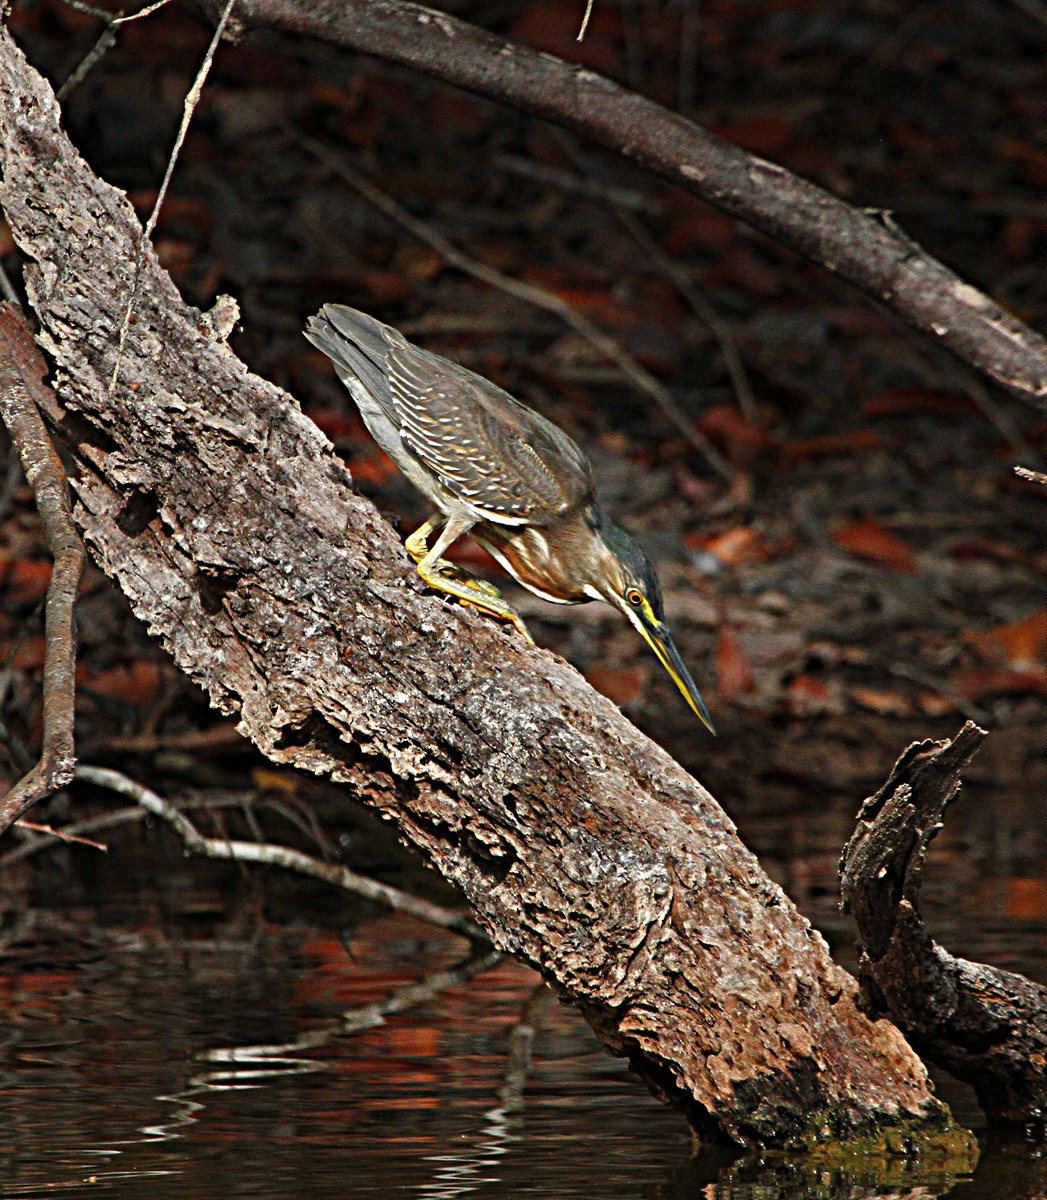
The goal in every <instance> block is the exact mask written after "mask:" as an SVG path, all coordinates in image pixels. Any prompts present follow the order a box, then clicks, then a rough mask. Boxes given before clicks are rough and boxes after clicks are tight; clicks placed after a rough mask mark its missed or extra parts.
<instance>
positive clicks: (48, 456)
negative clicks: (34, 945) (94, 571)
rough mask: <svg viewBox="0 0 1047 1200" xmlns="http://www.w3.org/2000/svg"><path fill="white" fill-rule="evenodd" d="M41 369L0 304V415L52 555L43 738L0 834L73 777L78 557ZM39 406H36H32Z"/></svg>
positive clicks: (23, 327) (16, 315)
mask: <svg viewBox="0 0 1047 1200" xmlns="http://www.w3.org/2000/svg"><path fill="white" fill-rule="evenodd" d="M46 375H47V364H46V363H45V362H44V359H43V356H42V355H41V353H40V351H39V350H38V349H37V347H36V343H35V342H34V341H33V335H32V333H31V332H30V329H29V326H28V325H27V324H26V322H25V317H24V316H23V315H22V312H21V310H20V309H18V308H17V307H16V306H15V305H13V304H0V418H3V421H4V424H5V425H6V426H7V430H8V433H10V435H11V441H12V442H13V443H14V446H15V448H16V449H17V451H18V455H19V458H20V459H21V463H22V470H23V471H24V472H25V477H26V480H27V481H28V483H29V486H30V487H31V488H32V489H33V495H34V496H35V497H36V506H37V510H38V511H39V513H40V523H41V524H42V525H43V527H44V536H45V537H46V538H47V545H48V548H49V549H50V551H51V553H52V555H53V556H54V568H53V569H52V571H51V579H50V581H49V582H48V585H47V600H46V602H45V607H44V641H45V648H44V678H43V688H44V700H43V710H44V721H43V725H44V736H43V745H42V747H41V750H40V760H39V761H38V762H37V764H36V766H34V767H33V768H32V769H31V770H30V771H29V772H28V773H27V774H25V775H23V776H22V778H21V779H19V780H18V781H17V783H15V785H14V786H13V787H12V788H11V789H10V791H9V792H8V793H7V795H6V796H4V797H3V798H2V799H0V833H2V832H3V831H4V830H5V829H8V828H9V827H10V826H11V825H12V824H14V822H15V821H17V820H18V818H19V817H20V816H22V814H23V813H25V812H27V811H28V810H29V809H30V808H32V806H33V805H34V804H36V803H37V801H38V800H43V799H44V798H45V797H46V796H49V795H50V794H51V793H52V792H54V791H56V790H57V789H58V788H61V787H65V785H66V784H67V783H69V782H70V781H71V780H72V778H73V768H74V767H75V765H76V752H75V742H74V729H73V724H74V720H73V702H74V699H75V696H76V627H75V623H74V622H75V608H76V597H77V592H78V590H79V588H80V580H81V579H82V578H83V573H84V564H85V562H86V557H87V556H86V554H85V552H84V547H83V543H82V542H81V540H80V535H79V534H78V533H77V531H76V526H75V525H74V524H73V517H72V513H71V511H70V505H69V483H68V480H67V479H66V474H65V469H64V467H63V466H62V461H61V459H60V458H59V457H58V455H57V454H56V453H55V448H54V446H53V445H52V444H51V438H50V436H49V435H48V432H47V426H46V425H45V424H44V419H43V417H42V416H41V415H40V409H41V408H43V409H45V410H47V409H54V407H55V401H54V397H53V395H52V393H51V389H50V388H49V387H48V386H47V384H46V383H45V382H44V377H45V376H46ZM38 405H39V407H38Z"/></svg>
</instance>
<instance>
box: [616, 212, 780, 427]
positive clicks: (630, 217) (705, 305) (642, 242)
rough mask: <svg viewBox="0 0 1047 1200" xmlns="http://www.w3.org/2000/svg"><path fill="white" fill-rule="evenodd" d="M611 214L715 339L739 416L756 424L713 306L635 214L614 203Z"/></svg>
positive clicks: (748, 391) (738, 363)
mask: <svg viewBox="0 0 1047 1200" xmlns="http://www.w3.org/2000/svg"><path fill="white" fill-rule="evenodd" d="M615 215H616V216H617V217H618V220H619V221H620V222H621V223H622V224H623V225H624V226H625V228H626V229H627V230H628V231H629V234H630V235H631V236H632V238H633V239H634V240H635V241H636V242H637V244H638V245H639V246H640V247H641V248H642V249H643V251H644V253H645V254H649V255H650V256H651V259H652V261H654V262H655V263H657V264H658V267H659V268H660V269H661V270H662V271H663V272H664V273H665V274H666V275H667V276H668V277H669V279H670V280H671V281H672V284H673V286H674V287H675V288H676V290H677V291H678V292H679V293H680V295H681V296H683V298H684V299H685V300H686V301H687V303H688V304H689V305H690V306H691V310H692V312H693V313H694V315H695V316H696V317H697V318H698V320H699V321H701V322H702V324H703V325H704V326H705V327H706V328H707V329H708V330H709V332H710V333H711V334H712V335H713V337H714V338H715V339H716V342H717V345H718V346H719V347H720V353H721V354H722V355H723V365H724V367H725V368H726V370H727V374H728V376H729V377H730V380H731V386H732V387H733V388H734V395H735V398H736V399H737V401H738V407H739V408H740V409H741V411H742V416H744V417H745V420H746V422H747V423H748V424H749V425H758V424H759V422H760V410H759V408H758V407H757V404H756V397H755V396H754V395H753V389H752V385H751V384H750V383H749V375H748V373H747V372H746V370H745V364H744V363H743V362H742V358H741V355H740V354H739V353H738V347H737V346H736V345H735V343H734V338H733V337H732V335H731V331H730V330H729V329H728V328H727V324H726V322H725V321H723V320H721V318H720V315H719V314H718V313H717V311H716V309H715V308H713V306H712V305H711V304H710V303H709V301H708V300H706V298H705V297H704V296H703V295H702V293H701V292H700V291H699V290H698V289H697V288H696V287H695V286H694V284H693V283H692V282H691V279H690V278H689V276H688V274H687V272H686V271H685V270H684V268H683V267H682V266H681V265H680V264H679V263H678V262H676V261H675V259H673V258H672V257H671V255H668V254H666V252H665V251H664V250H663V249H662V247H661V246H660V245H659V244H658V242H657V240H656V239H655V238H654V237H652V236H651V231H650V230H649V229H648V228H647V226H646V225H644V224H643V222H642V221H640V220H639V218H637V217H636V216H635V215H634V214H633V213H631V212H627V211H626V210H625V209H624V208H620V207H618V206H617V205H616V206H615Z"/></svg>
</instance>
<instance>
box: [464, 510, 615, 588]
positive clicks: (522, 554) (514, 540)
mask: <svg viewBox="0 0 1047 1200" xmlns="http://www.w3.org/2000/svg"><path fill="white" fill-rule="evenodd" d="M472 533H473V537H474V538H475V539H476V541H478V542H479V543H480V545H481V546H483V547H484V549H485V550H487V551H489V552H490V553H491V555H492V556H493V557H494V558H495V559H496V560H497V561H498V562H499V563H500V564H501V566H503V567H504V568H505V569H506V570H507V571H508V572H509V574H510V575H512V576H513V578H514V579H515V580H516V581H517V582H518V583H522V584H523V586H524V587H525V588H527V589H528V590H529V591H532V592H534V593H535V595H538V596H541V597H542V598H543V599H544V600H552V601H554V602H555V603H557V604H582V603H585V602H586V601H588V600H590V599H591V597H590V596H588V595H586V593H585V591H584V583H585V579H584V578H583V577H582V574H581V573H580V572H579V566H580V564H579V563H578V562H577V561H574V560H573V559H572V555H571V548H570V545H569V544H568V540H567V539H564V538H562V537H557V536H556V534H555V533H554V531H553V530H552V529H549V528H546V529H541V528H536V527H533V526H523V527H522V528H515V529H514V528H511V527H508V526H499V525H493V524H491V523H490V522H488V521H484V522H482V523H481V524H480V525H477V526H476V527H475V528H474V529H473V531H472Z"/></svg>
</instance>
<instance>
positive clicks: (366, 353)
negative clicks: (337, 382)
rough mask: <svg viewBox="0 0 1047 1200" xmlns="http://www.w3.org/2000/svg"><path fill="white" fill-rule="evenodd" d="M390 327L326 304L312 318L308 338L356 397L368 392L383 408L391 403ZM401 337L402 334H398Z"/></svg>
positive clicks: (334, 305)
mask: <svg viewBox="0 0 1047 1200" xmlns="http://www.w3.org/2000/svg"><path fill="white" fill-rule="evenodd" d="M388 333H396V331H395V330H392V329H390V327H389V326H388V325H383V324H382V322H381V321H376V320H375V319H374V317H369V316H368V315H367V313H362V312H359V311H358V310H357V309H355V308H349V307H347V306H346V305H344V304H325V305H324V306H323V308H321V309H320V311H319V312H318V313H317V314H316V316H315V317H310V318H309V325H308V327H307V328H306V330H305V336H306V337H307V338H308V339H309V341H311V342H312V343H313V345H314V346H315V347H316V348H317V349H318V350H322V351H323V352H324V354H326V355H327V357H328V358H329V359H330V360H331V361H332V362H333V363H334V366H335V370H336V371H337V372H338V377H339V378H340V379H341V380H342V382H343V383H344V384H345V385H346V386H347V387H348V388H349V390H350V391H351V392H353V393H354V394H355V392H356V386H354V385H357V386H358V385H359V384H362V385H363V387H364V389H365V390H366V391H367V392H368V393H369V394H370V395H371V396H372V397H373V398H374V399H375V400H376V401H377V402H378V403H379V404H381V405H382V406H383V407H385V406H386V404H387V403H388V402H389V379H388V367H387V358H388V354H389V347H390V342H389V339H388V336H387V334H388ZM396 336H397V337H399V336H400V335H399V334H396Z"/></svg>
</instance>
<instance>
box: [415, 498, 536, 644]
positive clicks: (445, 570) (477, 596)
mask: <svg viewBox="0 0 1047 1200" xmlns="http://www.w3.org/2000/svg"><path fill="white" fill-rule="evenodd" d="M440 524H441V521H440V519H439V518H433V519H430V520H428V521H426V522H425V524H424V525H421V526H419V528H418V529H416V530H415V531H414V533H412V534H411V536H410V537H409V538H407V540H406V541H405V542H404V548H405V549H406V550H407V553H408V554H409V555H410V556H411V557H412V558H413V559H414V561H415V563H416V564H417V566H418V574H419V576H420V577H421V579H422V581H423V582H424V583H426V584H427V585H428V586H429V587H431V588H432V589H433V590H434V591H437V592H446V593H447V594H448V595H450V596H454V597H456V598H457V599H458V600H459V601H460V602H461V603H462V604H464V605H465V606H466V608H476V609H479V610H480V612H485V613H489V614H490V615H491V616H493V617H498V618H499V619H500V620H503V621H511V622H512V623H513V625H515V626H516V628H517V629H518V630H519V631H520V633H521V634H523V636H524V638H525V639H526V640H527V641H528V642H530V643H531V645H534V638H532V637H531V635H530V633H529V632H528V629H527V626H526V625H525V624H524V623H523V618H522V617H521V616H520V614H519V613H518V612H516V610H515V609H513V608H511V607H510V606H509V605H508V604H506V602H505V601H504V600H503V599H502V594H501V592H499V591H498V589H497V588H496V587H495V586H494V584H493V583H488V582H487V580H486V579H477V578H476V576H475V575H473V573H472V572H471V571H469V570H468V569H467V568H465V567H460V566H458V565H457V564H456V563H452V562H448V561H447V559H446V558H437V559H435V560H430V554H431V553H432V552H431V551H430V550H429V546H428V541H429V535H430V534H431V533H432V532H433V531H434V530H435V529H438V528H439V527H440ZM437 548H439V543H437V546H434V547H433V549H434V550H435V549H437Z"/></svg>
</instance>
